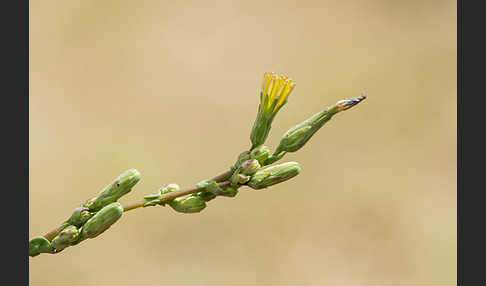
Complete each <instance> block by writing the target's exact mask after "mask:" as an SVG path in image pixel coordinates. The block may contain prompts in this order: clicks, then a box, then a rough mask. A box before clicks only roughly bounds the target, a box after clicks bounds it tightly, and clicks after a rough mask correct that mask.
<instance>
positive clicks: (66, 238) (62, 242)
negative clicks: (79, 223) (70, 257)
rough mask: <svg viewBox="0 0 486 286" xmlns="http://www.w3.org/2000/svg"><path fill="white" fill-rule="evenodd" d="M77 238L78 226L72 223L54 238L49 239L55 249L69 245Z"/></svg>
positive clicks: (61, 248)
mask: <svg viewBox="0 0 486 286" xmlns="http://www.w3.org/2000/svg"><path fill="white" fill-rule="evenodd" d="M78 238H79V231H78V228H77V227H75V226H74V225H70V226H68V227H66V228H64V229H63V230H62V231H61V232H60V233H59V234H58V235H57V236H56V237H54V239H53V240H52V241H51V245H52V246H53V247H54V248H55V249H56V250H58V251H59V250H63V249H64V248H66V247H68V246H70V245H71V244H72V243H73V242H75V241H77V240H78Z"/></svg>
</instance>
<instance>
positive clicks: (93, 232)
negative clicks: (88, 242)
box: [81, 202, 123, 240]
mask: <svg viewBox="0 0 486 286" xmlns="http://www.w3.org/2000/svg"><path fill="white" fill-rule="evenodd" d="M122 214H123V207H122V205H121V204H120V203H118V202H115V203H111V204H109V205H107V206H105V207H103V208H102V209H101V210H99V211H98V212H97V213H96V214H95V215H94V216H93V217H92V218H90V219H89V220H88V221H87V222H86V223H85V224H84V226H83V228H82V231H81V240H84V239H87V238H95V237H97V236H98V235H100V234H102V233H103V232H104V231H105V230H107V229H108V228H110V226H111V225H112V224H114V223H115V222H116V221H117V220H118V219H119V218H120V217H121V216H122Z"/></svg>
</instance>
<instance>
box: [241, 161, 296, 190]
mask: <svg viewBox="0 0 486 286" xmlns="http://www.w3.org/2000/svg"><path fill="white" fill-rule="evenodd" d="M299 173H300V167H299V163H297V162H287V163H282V164H279V165H275V166H272V167H268V168H265V169H261V170H259V171H258V172H256V173H255V175H253V176H252V177H251V179H250V181H249V182H248V184H247V185H248V186H249V187H251V188H253V189H256V190H258V189H263V188H266V187H269V186H271V185H275V184H278V183H281V182H283V181H286V180H288V179H290V178H293V177H295V176H297V175H298V174H299Z"/></svg>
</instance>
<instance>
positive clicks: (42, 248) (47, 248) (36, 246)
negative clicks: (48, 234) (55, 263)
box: [29, 236, 56, 257]
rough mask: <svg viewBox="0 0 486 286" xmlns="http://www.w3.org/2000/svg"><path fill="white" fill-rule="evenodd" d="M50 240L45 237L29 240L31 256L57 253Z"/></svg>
mask: <svg viewBox="0 0 486 286" xmlns="http://www.w3.org/2000/svg"><path fill="white" fill-rule="evenodd" d="M55 252H56V250H55V249H54V247H52V245H51V243H50V242H49V240H47V239H46V238H45V237H43V236H36V237H33V238H32V239H31V240H29V256H32V257H34V256H37V255H39V254H41V253H55Z"/></svg>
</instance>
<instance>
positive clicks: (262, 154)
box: [250, 145, 270, 166]
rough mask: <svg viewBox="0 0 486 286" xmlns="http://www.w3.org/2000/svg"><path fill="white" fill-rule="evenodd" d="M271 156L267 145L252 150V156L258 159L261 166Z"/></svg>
mask: <svg viewBox="0 0 486 286" xmlns="http://www.w3.org/2000/svg"><path fill="white" fill-rule="evenodd" d="M269 156H270V149H268V147H267V146H264V145H260V146H258V147H256V148H255V149H253V150H251V152H250V158H251V159H256V160H257V161H258V163H260V165H261V166H264V165H265V161H266V160H267V158H268V157H269Z"/></svg>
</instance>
